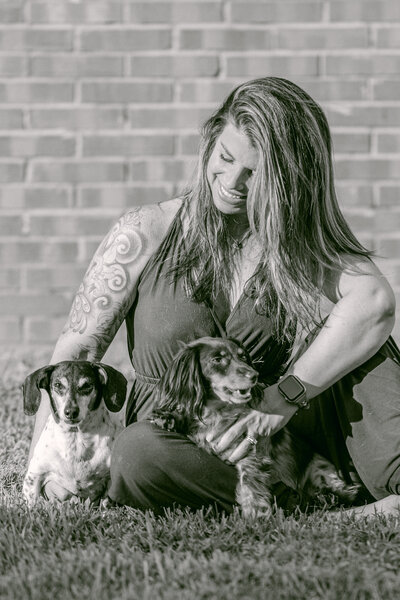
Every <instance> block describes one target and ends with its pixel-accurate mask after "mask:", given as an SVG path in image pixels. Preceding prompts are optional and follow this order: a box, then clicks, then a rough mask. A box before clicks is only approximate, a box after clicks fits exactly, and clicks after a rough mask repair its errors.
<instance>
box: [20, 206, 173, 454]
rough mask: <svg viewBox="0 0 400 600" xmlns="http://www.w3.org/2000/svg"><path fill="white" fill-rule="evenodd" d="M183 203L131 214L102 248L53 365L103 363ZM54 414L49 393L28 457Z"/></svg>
mask: <svg viewBox="0 0 400 600" xmlns="http://www.w3.org/2000/svg"><path fill="white" fill-rule="evenodd" d="M179 205H180V201H179V200H171V201H169V202H165V203H162V204H157V205H148V206H144V207H135V208H133V209H131V210H129V211H128V212H126V213H125V214H124V215H123V216H122V217H121V218H120V219H119V220H118V222H117V223H116V224H115V225H114V226H113V227H112V229H111V230H110V231H109V233H108V234H107V235H106V237H105V238H104V240H103V241H102V243H101V244H100V246H99V248H98V249H97V251H96V253H95V255H94V256H93V259H92V261H91V263H90V265H89V268H88V270H87V271H86V274H85V276H84V278H83V281H82V283H81V285H80V287H79V289H78V292H77V294H76V296H75V298H74V300H73V304H72V308H71V311H70V314H69V317H68V320H67V322H66V324H65V327H64V329H63V330H62V333H61V335H60V337H59V339H58V341H57V343H56V346H55V348H54V352H53V355H52V358H51V363H52V364H54V363H57V362H59V361H62V360H90V361H99V360H101V358H102V357H103V355H104V354H105V352H106V350H107V348H108V346H109V345H110V343H111V342H112V340H113V338H114V336H115V334H116V333H117V331H118V329H119V327H120V325H121V323H122V322H123V320H124V319H125V316H126V314H127V312H128V310H129V308H130V306H131V305H132V302H133V300H134V299H135V296H136V289H137V283H138V279H139V276H140V274H141V272H142V271H143V268H144V267H145V265H146V263H147V261H148V260H149V258H150V256H151V255H152V254H153V253H154V252H155V250H156V249H157V248H158V246H159V244H160V242H161V240H162V239H163V238H164V236H165V233H166V231H167V229H168V227H169V225H170V223H171V221H172V219H173V217H174V216H175V214H176V212H177V210H178V208H179ZM49 414H50V406H49V401H48V397H47V394H46V393H45V392H43V393H42V402H41V404H40V407H39V410H38V412H37V415H36V420H35V427H34V432H33V437H32V442H31V448H30V453H29V460H30V458H31V455H32V452H33V449H34V447H35V445H36V442H37V440H38V439H39V436H40V434H41V432H42V429H43V427H44V424H45V422H46V420H47V417H48V415H49Z"/></svg>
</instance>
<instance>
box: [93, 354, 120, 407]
mask: <svg viewBox="0 0 400 600" xmlns="http://www.w3.org/2000/svg"><path fill="white" fill-rule="evenodd" d="M92 366H93V368H95V369H96V370H97V372H98V374H99V378H100V382H101V385H102V388H103V389H102V392H103V400H104V403H105V405H106V407H107V408H108V410H109V411H110V412H118V411H120V410H121V408H122V407H123V405H124V403H125V399H126V390H127V380H126V377H125V376H124V375H122V373H120V372H119V371H117V369H114V367H110V365H104V364H103V363H92Z"/></svg>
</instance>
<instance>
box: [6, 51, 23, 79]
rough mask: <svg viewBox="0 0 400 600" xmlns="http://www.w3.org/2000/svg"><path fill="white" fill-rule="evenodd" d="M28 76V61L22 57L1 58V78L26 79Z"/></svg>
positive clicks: (8, 55)
mask: <svg viewBox="0 0 400 600" xmlns="http://www.w3.org/2000/svg"><path fill="white" fill-rule="evenodd" d="M25 75H27V59H26V57H25V56H22V55H10V54H6V55H3V56H0V77H24V76H25Z"/></svg>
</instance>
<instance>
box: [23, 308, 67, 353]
mask: <svg viewBox="0 0 400 600" xmlns="http://www.w3.org/2000/svg"><path fill="white" fill-rule="evenodd" d="M57 314H58V313H57ZM66 316H67V313H65V315H64V316H60V317H58V318H56V317H55V318H54V317H53V318H49V317H48V316H46V317H29V318H28V319H26V320H25V323H24V338H25V340H26V341H27V342H28V343H29V342H34V343H35V346H36V344H40V343H45V342H47V343H52V344H54V342H55V340H56V339H57V338H58V336H59V335H60V333H61V331H62V329H63V327H64V324H65V321H66Z"/></svg>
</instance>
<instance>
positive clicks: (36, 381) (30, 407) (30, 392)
mask: <svg viewBox="0 0 400 600" xmlns="http://www.w3.org/2000/svg"><path fill="white" fill-rule="evenodd" d="M54 367H55V365H47V366H45V367H42V368H41V369H38V370H37V371H34V372H33V373H31V374H30V375H28V376H27V377H26V378H25V381H24V383H23V384H22V392H23V396H24V413H25V414H26V415H29V416H32V415H34V414H36V413H37V410H38V408H39V405H40V400H41V398H42V395H41V393H40V390H41V389H42V390H46V391H47V393H48V394H49V395H50V376H51V374H52V372H53V370H54Z"/></svg>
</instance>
